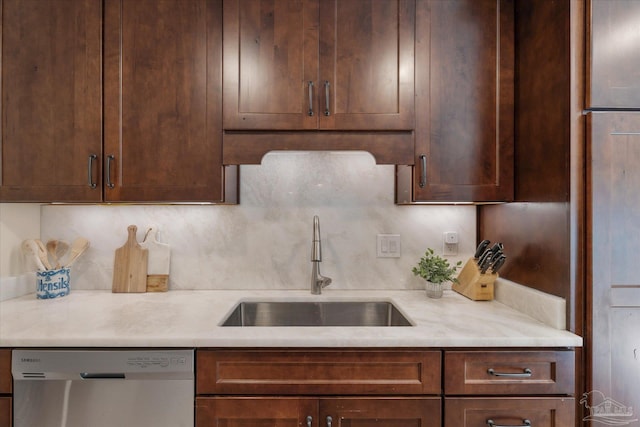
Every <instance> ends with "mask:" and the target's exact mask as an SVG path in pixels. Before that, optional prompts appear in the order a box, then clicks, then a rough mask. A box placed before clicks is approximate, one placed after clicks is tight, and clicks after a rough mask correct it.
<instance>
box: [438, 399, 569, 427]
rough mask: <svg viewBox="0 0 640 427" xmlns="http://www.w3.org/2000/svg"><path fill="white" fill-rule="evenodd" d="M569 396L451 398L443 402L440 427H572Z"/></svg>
mask: <svg viewBox="0 0 640 427" xmlns="http://www.w3.org/2000/svg"><path fill="white" fill-rule="evenodd" d="M575 405H576V401H575V399H574V398H572V397H507V398H504V397H493V398H489V397H485V398H475V397H453V398H445V401H444V413H445V419H444V427H487V426H488V427H498V426H518V427H520V426H522V427H525V426H537V427H555V426H558V427H560V426H561V427H573V426H575V425H576V424H575Z"/></svg>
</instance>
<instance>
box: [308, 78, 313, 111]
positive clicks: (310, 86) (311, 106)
mask: <svg viewBox="0 0 640 427" xmlns="http://www.w3.org/2000/svg"><path fill="white" fill-rule="evenodd" d="M308 85H309V116H310V117H313V82H312V81H310V82H309V83H308Z"/></svg>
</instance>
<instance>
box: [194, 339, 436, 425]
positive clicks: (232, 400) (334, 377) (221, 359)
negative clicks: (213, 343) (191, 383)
mask: <svg viewBox="0 0 640 427" xmlns="http://www.w3.org/2000/svg"><path fill="white" fill-rule="evenodd" d="M441 357H442V355H441V352H440V351H437V350H435V351H415V350H407V351H389V350H366V349H364V350H330V349H327V350H314V349H292V350H281V349H264V350H262V351H257V350H227V349H220V350H198V351H197V367H198V370H197V375H196V395H197V397H196V426H198V427H208V426H221V425H226V426H238V427H242V426H256V425H274V422H275V424H276V425H279V426H280V425H282V426H288V425H290V426H302V425H307V426H329V425H331V426H339V427H347V426H354V427H355V426H365V425H372V424H373V425H376V426H379V427H387V426H389V427H395V426H415V427H437V426H440V425H441V407H442V404H441V397H440V393H441V385H440V384H441Z"/></svg>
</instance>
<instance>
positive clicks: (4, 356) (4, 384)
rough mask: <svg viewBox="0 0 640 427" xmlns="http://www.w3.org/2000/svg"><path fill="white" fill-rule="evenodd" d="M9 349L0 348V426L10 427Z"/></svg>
mask: <svg viewBox="0 0 640 427" xmlns="http://www.w3.org/2000/svg"><path fill="white" fill-rule="evenodd" d="M11 386H12V384H11V350H9V349H0V427H11V406H12V402H11V392H12V387H11Z"/></svg>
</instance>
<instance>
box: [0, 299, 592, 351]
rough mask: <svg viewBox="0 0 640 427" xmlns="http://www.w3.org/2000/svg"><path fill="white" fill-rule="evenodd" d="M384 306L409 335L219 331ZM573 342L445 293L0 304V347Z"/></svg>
mask: <svg viewBox="0 0 640 427" xmlns="http://www.w3.org/2000/svg"><path fill="white" fill-rule="evenodd" d="M247 299H250V300H264V299H269V300H285V301H286V300H314V301H316V300H369V301H370V300H385V301H391V302H393V303H394V304H396V305H397V306H398V308H399V309H400V310H401V311H402V312H403V313H404V314H405V315H406V316H407V317H408V318H409V319H410V320H411V321H412V322H413V323H414V325H415V326H412V327H395V328H390V327H387V328H384V327H286V328H277V327H254V328H248V327H245V328H241V327H220V326H218V325H219V324H220V323H221V322H222V320H223V319H224V318H225V316H226V315H227V313H229V312H230V311H231V309H232V308H233V307H234V306H235V304H236V303H237V302H238V301H241V300H247ZM581 345H582V339H581V338H580V337H578V336H576V335H574V334H572V333H570V332H568V331H562V330H557V329H555V328H552V327H549V326H547V325H545V324H543V323H542V322H540V321H537V320H535V319H532V318H531V317H529V316H527V315H526V314H524V313H521V312H520V311H517V310H514V309H512V308H510V307H508V306H506V305H504V304H502V303H500V302H497V301H484V302H474V301H471V300H468V299H467V298H465V297H463V296H461V295H459V294H457V293H455V292H453V291H450V290H448V291H445V293H444V296H443V297H442V298H441V299H435V300H434V299H430V298H427V297H426V295H425V293H424V291H408V290H405V291H397V290H396V291H393V290H385V291H379V290H368V291H337V290H327V291H326V292H325V293H324V294H323V295H319V296H318V295H314V296H312V295H310V294H309V293H308V292H307V291H296V290H286V291H274V290H256V291H251V292H247V291H222V290H221V291H197V290H195V291H172V292H167V293H154V294H113V293H111V292H109V291H75V292H73V291H72V293H71V294H70V295H69V296H66V297H64V298H60V299H55V300H37V299H36V298H35V295H34V294H30V295H26V296H23V297H20V298H15V299H12V300H9V301H5V302H2V303H0V347H2V346H7V347H19V346H25V347H34V346H54V347H65V346H69V347H77V346H82V347H85V346H87V347H218V346H222V347H344V346H348V347H565V346H566V347H576V346H577V347H579V346H581Z"/></svg>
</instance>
